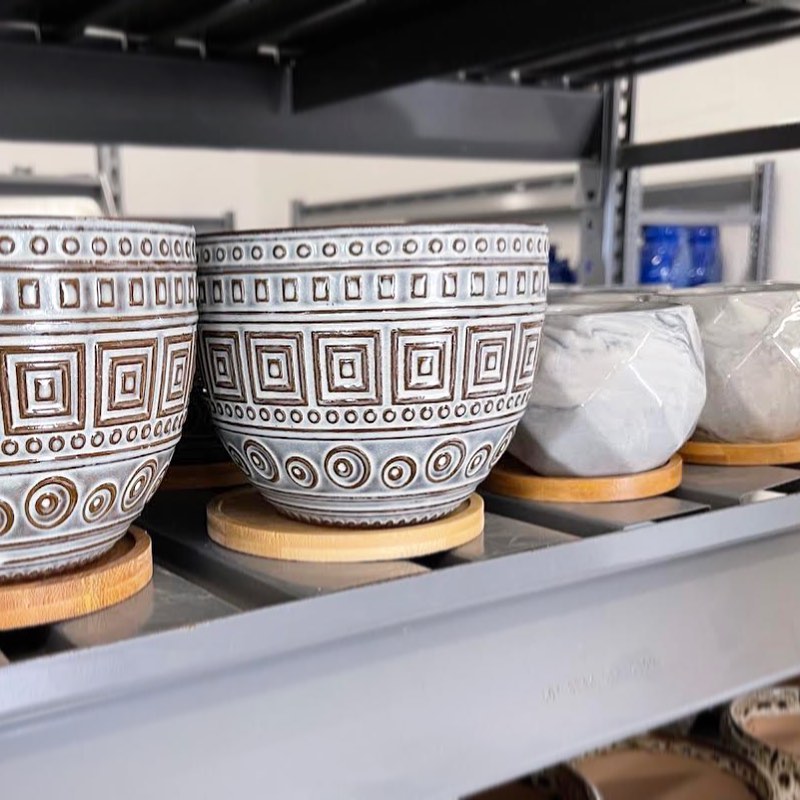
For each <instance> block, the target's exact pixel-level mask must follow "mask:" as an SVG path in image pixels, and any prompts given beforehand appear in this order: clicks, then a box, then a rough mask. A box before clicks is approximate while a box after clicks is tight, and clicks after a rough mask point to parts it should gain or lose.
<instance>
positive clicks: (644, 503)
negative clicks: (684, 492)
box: [481, 491, 709, 536]
mask: <svg viewBox="0 0 800 800" xmlns="http://www.w3.org/2000/svg"><path fill="white" fill-rule="evenodd" d="M481 494H482V495H483V499H484V502H485V503H486V509H487V510H488V511H493V512H495V513H496V514H504V515H506V516H508V517H512V518H513V519H518V520H522V521H523V522H528V523H534V524H536V525H546V526H547V527H549V528H554V529H555V530H558V531H563V532H564V533H568V534H571V535H572V536H595V535H597V534H600V533H610V532H612V531H620V530H626V529H630V528H638V527H640V526H642V525H648V524H650V523H652V522H663V521H665V520H669V519H676V518H677V517H684V516H688V515H690V514H699V513H700V512H703V511H707V510H708V508H709V506H708V503H707V501H704V502H696V501H690V500H688V499H679V498H677V497H670V496H669V495H661V496H660V497H649V498H646V499H644V500H627V501H625V502H619V503H535V502H532V501H530V500H519V499H517V498H515V497H504V496H502V495H499V494H492V493H491V492H485V491H482V492H481Z"/></svg>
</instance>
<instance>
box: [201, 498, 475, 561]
mask: <svg viewBox="0 0 800 800" xmlns="http://www.w3.org/2000/svg"><path fill="white" fill-rule="evenodd" d="M206 518H207V522H208V535H209V536H210V537H211V539H213V540H214V541H215V542H216V543H217V544H220V545H222V546H223V547H227V548H228V549H230V550H237V551H238V552H240V553H247V554H249V555H254V556H261V557H263V558H276V559H281V560H285V561H326V562H355V561H392V560H396V559H405V558H417V557H419V556H424V555H430V554H431V553H438V552H441V551H442V550H450V549H452V548H454V547H460V546H461V545H462V544H466V543H467V542H469V541H472V539H474V538H476V537H477V536H480V534H481V533H482V532H483V500H482V499H481V498H480V497H479V496H478V495H477V494H473V495H471V496H470V497H469V499H468V500H467V501H466V502H465V503H462V504H461V505H460V506H459V508H457V509H456V510H455V511H453V512H452V513H450V514H448V515H447V516H446V517H443V518H442V519H438V520H436V521H435V522H427V523H424V524H420V525H406V526H401V527H395V528H377V529H372V530H369V529H360V528H336V527H331V526H326V525H314V524H311V523H307V522H300V521H297V520H293V519H289V518H288V517H285V516H283V515H281V514H279V513H278V512H277V511H276V510H275V509H274V508H273V507H272V506H270V505H269V504H268V503H267V502H266V501H265V500H264V499H263V498H262V497H261V495H259V493H258V492H257V491H256V490H255V489H251V488H247V489H235V490H233V491H231V492H226V493H225V494H223V495H220V496H219V497H215V498H214V499H213V500H212V501H211V502H210V503H209V504H208V506H207V508H206Z"/></svg>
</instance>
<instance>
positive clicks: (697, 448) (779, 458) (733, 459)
mask: <svg viewBox="0 0 800 800" xmlns="http://www.w3.org/2000/svg"><path fill="white" fill-rule="evenodd" d="M681 457H682V458H683V460H684V461H685V462H686V463H687V464H713V465H716V466H728V467H756V466H773V465H775V464H796V463H797V462H798V461H800V439H794V440H791V441H786V442H751V443H747V444H736V443H733V442H703V441H699V440H696V439H689V441H688V442H686V444H685V445H684V446H683V448H682V449H681Z"/></svg>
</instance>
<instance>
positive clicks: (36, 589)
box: [0, 526, 153, 631]
mask: <svg viewBox="0 0 800 800" xmlns="http://www.w3.org/2000/svg"><path fill="white" fill-rule="evenodd" d="M152 577H153V550H152V545H151V543H150V537H149V536H148V535H147V534H146V533H145V532H144V531H143V530H142V529H141V528H137V527H136V526H132V527H131V528H130V530H129V531H128V533H127V534H125V536H123V537H122V539H120V540H119V541H118V542H117V543H116V544H115V545H114V546H113V547H112V548H111V550H109V551H108V552H107V553H106V554H105V555H103V556H102V557H101V558H99V559H97V560H96V561H90V562H89V563H87V564H84V565H83V566H80V567H77V568H76V569H73V570H70V571H69V572H61V573H58V574H56V575H45V576H44V577H42V578H39V579H31V580H28V581H15V582H13V583H0V631H9V630H14V629H16V628H28V627H31V626H34V625H47V624H49V623H51V622H60V621H62V620H65V619H71V618H72V617H80V616H83V615H84V614H89V613H91V612H92V611H100V610H101V609H103V608H108V606H113V605H115V604H116V603H120V602H122V601H123V600H127V599H128V598H129V597H132V596H133V595H135V594H136V593H137V592H138V591H140V590H141V589H144V587H145V586H147V584H148V583H150V580H151V578H152Z"/></svg>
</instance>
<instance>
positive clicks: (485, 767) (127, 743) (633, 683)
mask: <svg viewBox="0 0 800 800" xmlns="http://www.w3.org/2000/svg"><path fill="white" fill-rule="evenodd" d="M735 471H736V470H735V468H729V469H727V470H725V469H715V470H710V471H709V470H707V469H705V468H702V469H701V468H689V469H688V470H687V478H686V480H685V481H684V486H686V485H690V484H692V483H695V484H696V483H697V479H698V476H700V478H702V480H703V481H704V482H705V486H706V493H705V499H704V502H703V503H698V502H696V501H695V503H694V506H695V507H694V509H693V511H692V513H691V514H687V515H682V516H677V517H672V518H669V517H666V518H664V517H662V518H660V519H661V521H655V522H648V521H647V520H645V519H644V518H640V519H639V520H638V521H637V522H636V523H635V524H633V525H631V524H630V520H625V519H622V518H620V519H618V520H617V521H616V522H610V521H609V518H608V515H605V516H600V517H599V522H597V524H596V525H595V530H593V531H588V533H596V534H598V535H589V536H581V537H576V536H575V535H574V533H575V531H576V526H575V525H572V524H569V520H568V517H569V513H568V511H569V510H568V509H566V511H565V512H564V514H563V516H562V519H561V522H559V521H558V520H557V519H555V518H551V519H550V520H548V522H547V524H545V523H544V522H543V521H542V519H541V515H540V514H538V512H537V509H536V507H535V506H534V505H533V504H525V503H517V509H516V511H514V512H512V513H513V515H514V516H516V517H518V519H517V520H514V519H511V518H510V517H505V516H499V515H497V514H494V513H492V512H491V511H490V512H489V513H487V525H486V530H485V533H484V535H483V538H482V539H481V540H479V541H478V542H476V543H475V544H473V545H471V546H467V547H465V548H461V549H460V550H459V551H456V552H455V553H453V554H449V555H446V556H441V557H433V558H428V559H423V560H422V561H417V562H398V563H394V564H388V565H364V566H363V567H358V566H352V565H350V566H344V567H343V566H342V565H329V566H320V565H316V566H311V565H291V564H289V565H282V564H278V563H275V562H270V561H265V560H262V559H255V558H250V557H247V556H242V555H237V554H234V553H230V552H228V551H225V550H223V549H221V548H219V547H218V546H217V545H214V544H213V543H211V542H210V541H208V540H207V539H206V538H205V535H204V531H203V527H202V519H203V514H202V508H203V503H202V501H203V500H204V499H206V498H207V497H208V495H207V494H206V495H203V494H201V493H193V492H189V493H185V494H184V493H178V494H171V495H161V496H160V497H158V496H157V498H156V500H155V501H154V504H153V505H152V506H151V507H150V509H149V511H148V513H147V516H146V518H145V520H144V522H145V524H146V525H147V527H148V528H149V530H150V531H151V533H152V534H153V537H154V549H155V554H156V558H157V561H158V563H159V566H158V568H157V572H156V580H155V582H154V585H153V587H152V589H151V590H150V591H149V595H140V596H139V597H137V598H133V599H132V600H130V601H128V602H127V603H124V604H121V605H120V606H118V607H116V608H114V609H110V610H108V611H106V612H102V613H100V614H95V615H92V616H90V617H86V618H83V619H82V620H77V621H75V622H71V623H65V624H63V625H58V626H51V627H50V628H44V629H35V630H33V631H26V632H23V633H20V634H14V635H8V634H6V635H3V636H0V651H2V652H5V654H6V655H7V656H8V657H9V658H10V660H11V662H12V663H11V664H10V665H9V666H5V667H3V668H2V672H0V686H2V692H0V779H1V780H2V782H3V787H4V790H5V791H9V792H11V793H14V790H15V789H18V790H19V791H22V789H23V788H24V789H25V791H26V792H27V793H28V794H29V796H45V792H48V791H58V792H59V793H63V794H67V795H71V794H72V793H77V792H78V791H80V793H81V796H82V797H84V798H87V800H90V799H91V798H95V797H97V798H100V797H106V796H107V792H108V786H109V785H110V781H112V780H113V781H114V785H115V786H116V787H117V788H116V789H115V793H116V794H117V795H118V796H120V797H122V798H125V797H141V796H151V797H152V796H159V797H162V796H163V797H169V796H176V795H177V796H190V795H191V794H195V795H197V796H221V795H222V794H223V793H224V794H225V796H239V795H241V796H244V795H245V794H248V793H252V790H253V787H254V786H258V785H260V786H262V787H268V788H269V791H270V793H271V794H274V795H275V796H286V797H288V796H291V797H322V796H324V797H348V798H353V797H374V796H380V797H387V798H392V797H398V798H401V797H402V798H406V797H419V798H427V797H431V798H438V797H442V798H444V797H448V798H454V797H457V796H459V795H462V794H465V793H467V792H471V791H476V790H478V789H480V788H482V787H485V786H489V785H492V784H494V783H498V782H500V781H502V780H505V779H508V778H509V777H511V776H514V775H518V774H522V773H524V772H527V771H531V770H534V769H536V768H538V767H542V766H545V765H548V764H551V763H553V762H556V761H559V760H561V759H564V758H568V757H570V756H574V755H577V754H578V753H580V752H582V751H584V750H586V749H588V748H591V747H594V746H597V745H601V744H604V743H608V742H610V741H613V740H616V739H618V738H620V737H623V736H625V735H628V734H632V733H635V732H638V731H642V730H645V729H647V728H650V727H652V726H654V725H658V724H662V723H665V722H668V721H672V720H674V719H676V718H679V717H681V716H683V715H685V714H687V713H690V712H692V711H694V710H698V709H701V708H703V707H706V706H708V705H711V704H715V703H718V702H721V701H723V700H724V699H726V698H728V697H731V696H733V695H735V694H737V693H739V692H741V691H745V690H747V689H749V688H751V687H753V686H756V685H763V684H766V683H769V682H772V681H775V680H779V679H781V678H783V677H786V676H789V675H791V674H793V673H796V672H797V671H798V669H800V638H798V637H796V636H794V634H793V633H792V631H793V628H792V622H791V609H793V608H794V607H795V606H796V605H797V603H799V602H800V581H797V578H796V576H797V574H798V570H800V525H798V520H800V495H792V494H787V495H786V496H778V497H777V499H772V500H770V501H769V502H760V503H749V504H748V503H745V504H744V505H742V504H740V501H743V500H744V501H746V500H748V499H750V498H751V497H752V493H751V492H750V491H749V489H750V488H752V487H753V486H757V487H762V486H763V485H766V484H765V480H766V478H765V477H764V476H763V475H756V474H755V473H752V471H751V472H748V471H747V470H745V474H743V476H742V477H741V478H740V480H739V487H738V489H737V491H738V495H735V493H732V492H731V491H730V481H731V479H730V477H729V476H730V475H731V474H732V472H735ZM695 473H697V474H696V475H695ZM714 473H716V485H717V486H718V489H717V491H716V493H715V492H713V491H710V490H709V487H710V486H712V485H713V484H714V483H715V479H714ZM772 477H773V479H774V480H773V481H772V482H771V483H770V482H769V481H767V483H769V485H770V486H772V487H773V488H776V489H778V490H779V491H784V492H790V491H794V490H795V488H796V487H797V486H800V470H795V469H789V468H784V469H782V470H781V474H780V475H777V476H775V475H773V476H772ZM726 487H727V488H726ZM678 494H680V492H678ZM735 496H736V498H738V499H734V498H735ZM666 499H667V500H669V499H672V498H669V497H668V498H666ZM487 502H488V507H489V508H493V507H494V500H493V498H491V497H487ZM684 502H685V501H684ZM598 512H599V509H598ZM506 513H509V512H508V510H506ZM590 513H591V508H590V509H588V510H586V511H585V512H584V515H585V516H589V515H590ZM520 517H522V519H519V518H520ZM374 581H378V582H377V583H374ZM365 584H369V585H365ZM355 587H357V588H355ZM110 642H114V643H110ZM81 754H83V758H82V757H81ZM86 754H91V768H89V767H87V766H86V764H87V763H88V761H87V759H88V758H89V756H87V755H86ZM122 754H135V757H131V758H128V757H123V756H122ZM45 759H46V760H45ZM34 763H39V764H42V763H46V764H47V769H42V768H39V769H34V768H33V766H32V765H33V764H34ZM78 765H84V767H85V768H84V767H79V766H78ZM143 765H146V766H143ZM154 787H155V788H154Z"/></svg>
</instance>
